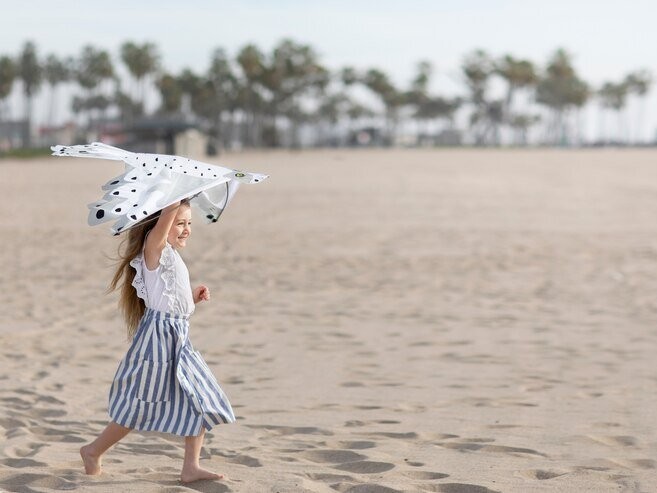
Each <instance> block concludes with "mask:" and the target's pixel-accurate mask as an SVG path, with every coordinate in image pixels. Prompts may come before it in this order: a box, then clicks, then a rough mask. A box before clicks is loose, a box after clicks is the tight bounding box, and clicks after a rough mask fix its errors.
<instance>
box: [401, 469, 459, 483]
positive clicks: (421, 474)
mask: <svg viewBox="0 0 657 493" xmlns="http://www.w3.org/2000/svg"><path fill="white" fill-rule="evenodd" d="M402 474H403V475H404V476H406V477H407V478H411V479H417V480H420V481H431V480H432V479H444V478H447V477H449V474H445V473H442V472H431V471H406V472H403V473H402Z"/></svg>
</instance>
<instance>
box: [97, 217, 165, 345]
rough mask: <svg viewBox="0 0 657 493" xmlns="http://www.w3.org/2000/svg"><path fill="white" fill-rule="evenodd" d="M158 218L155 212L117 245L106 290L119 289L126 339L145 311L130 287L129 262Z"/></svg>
mask: <svg viewBox="0 0 657 493" xmlns="http://www.w3.org/2000/svg"><path fill="white" fill-rule="evenodd" d="M159 216H160V213H159V212H156V213H155V214H153V215H151V216H149V217H147V218H146V219H144V220H143V221H141V223H139V224H137V225H136V226H134V227H132V228H130V229H129V230H128V235H127V237H125V238H124V239H123V241H122V242H121V244H120V245H119V249H118V261H117V266H116V271H115V272H114V276H113V277H112V280H111V282H110V285H109V288H108V291H109V292H112V291H115V290H117V289H120V293H119V309H120V310H121V314H122V315H123V319H124V320H125V323H126V326H127V328H128V339H132V337H133V336H134V335H135V332H137V327H138V326H139V320H141V317H142V316H143V315H144V312H145V311H146V304H145V303H144V300H142V299H141V298H140V297H139V296H137V291H136V290H135V288H134V287H133V286H132V281H133V280H134V278H135V274H136V271H135V269H134V268H133V267H132V266H131V265H130V261H131V260H132V259H133V258H135V257H136V256H137V255H139V254H140V253H141V252H142V250H143V249H144V242H145V241H146V235H147V234H148V232H149V231H150V230H151V229H153V227H154V226H155V224H156V223H157V219H158V218H159Z"/></svg>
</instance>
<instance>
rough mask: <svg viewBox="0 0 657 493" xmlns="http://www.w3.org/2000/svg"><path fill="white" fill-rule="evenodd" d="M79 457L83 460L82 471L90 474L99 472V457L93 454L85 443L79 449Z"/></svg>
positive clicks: (94, 474) (93, 474)
mask: <svg viewBox="0 0 657 493" xmlns="http://www.w3.org/2000/svg"><path fill="white" fill-rule="evenodd" d="M80 457H82V462H84V472H85V473H86V474H90V475H92V476H96V475H98V474H100V472H101V467H100V457H98V456H96V455H93V454H92V453H91V450H90V449H89V445H85V446H84V447H82V448H81V449H80Z"/></svg>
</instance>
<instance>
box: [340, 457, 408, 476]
mask: <svg viewBox="0 0 657 493" xmlns="http://www.w3.org/2000/svg"><path fill="white" fill-rule="evenodd" d="M333 467H335V468H336V469H340V470H341V471H347V472H354V473H358V474H378V473H381V472H385V471H389V470H390V469H393V468H394V467H395V465H394V464H392V463H390V462H375V461H369V460H361V461H356V462H347V463H345V464H339V465H336V466H333Z"/></svg>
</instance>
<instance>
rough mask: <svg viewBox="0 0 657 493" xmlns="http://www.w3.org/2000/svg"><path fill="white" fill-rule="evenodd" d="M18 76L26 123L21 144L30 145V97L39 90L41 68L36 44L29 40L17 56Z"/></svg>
mask: <svg viewBox="0 0 657 493" xmlns="http://www.w3.org/2000/svg"><path fill="white" fill-rule="evenodd" d="M18 77H19V78H20V79H21V80H22V81H23V94H24V96H25V122H26V123H25V135H24V136H23V146H24V147H30V145H31V144H32V138H31V137H32V135H31V134H32V98H33V97H34V94H35V93H36V92H37V91H38V90H39V87H40V86H41V81H42V78H43V68H42V67H41V65H40V63H39V60H38V57H37V52H36V45H35V44H34V43H33V42H31V41H28V42H26V43H25V44H24V45H23V49H22V51H21V53H20V55H19V57H18Z"/></svg>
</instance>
